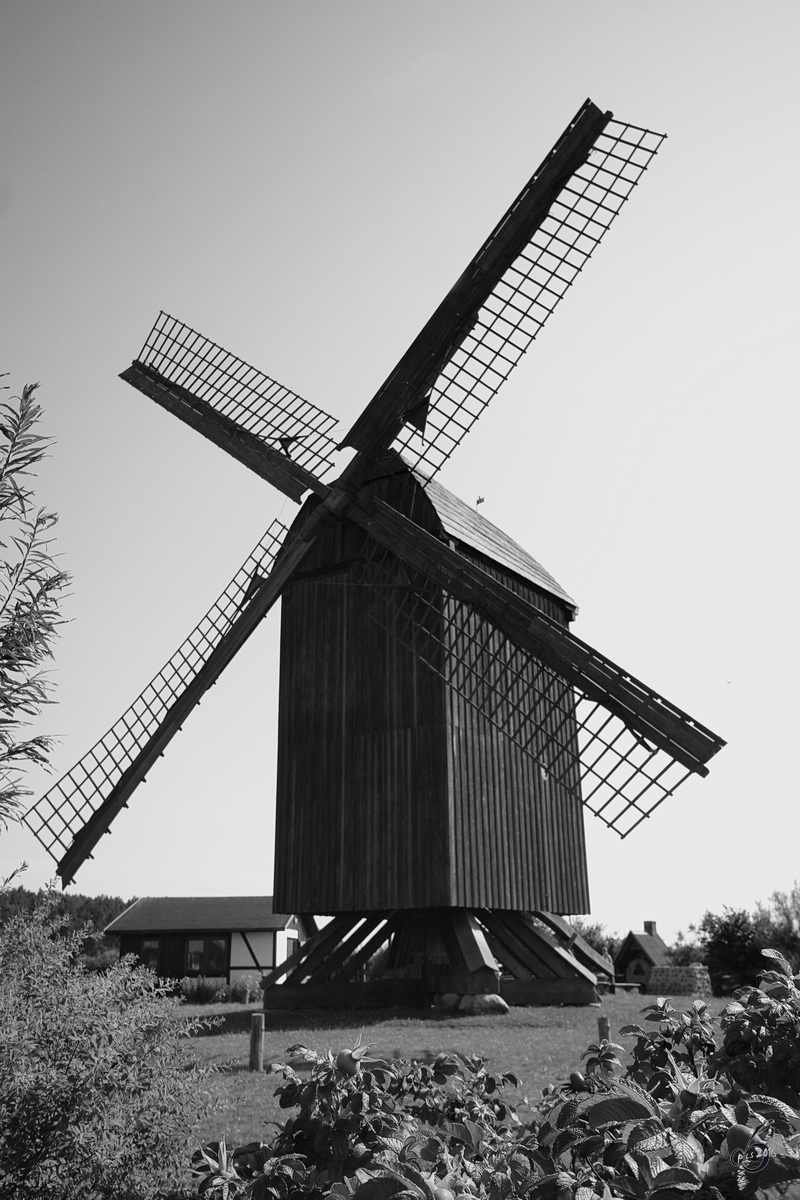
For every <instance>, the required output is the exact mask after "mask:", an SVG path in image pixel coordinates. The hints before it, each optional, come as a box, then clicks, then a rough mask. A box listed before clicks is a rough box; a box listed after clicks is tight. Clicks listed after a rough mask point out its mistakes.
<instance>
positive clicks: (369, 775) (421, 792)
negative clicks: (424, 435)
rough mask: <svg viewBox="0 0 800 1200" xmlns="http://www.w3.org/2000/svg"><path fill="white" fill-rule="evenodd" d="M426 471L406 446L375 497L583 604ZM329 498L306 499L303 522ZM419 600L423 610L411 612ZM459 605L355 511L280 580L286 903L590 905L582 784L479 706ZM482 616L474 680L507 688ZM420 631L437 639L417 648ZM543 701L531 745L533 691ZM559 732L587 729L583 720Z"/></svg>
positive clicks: (544, 598) (551, 607)
mask: <svg viewBox="0 0 800 1200" xmlns="http://www.w3.org/2000/svg"><path fill="white" fill-rule="evenodd" d="M423 482H424V481H422V480H420V479H417V478H416V477H415V475H414V473H413V472H412V471H410V470H408V469H407V468H406V467H404V465H403V464H402V462H401V460H400V459H399V458H397V457H395V460H394V461H391V460H390V461H389V462H388V464H386V463H384V465H383V466H376V468H375V474H374V476H373V477H372V478H371V479H369V480H368V481H365V484H364V486H363V491H362V494H363V498H364V500H365V501H366V502H367V503H369V501H370V500H371V499H372V498H373V497H375V496H378V497H380V498H381V499H382V500H383V501H385V502H387V503H389V504H391V505H392V507H393V508H395V509H396V510H397V511H400V512H404V513H405V514H406V515H407V516H409V517H413V519H414V521H415V522H416V523H417V524H419V525H420V526H422V527H423V528H424V529H426V530H427V531H428V532H430V533H431V534H433V535H434V536H436V537H437V538H440V539H441V540H442V541H443V543H445V544H450V545H451V546H453V547H457V548H458V550H459V551H460V552H461V553H463V554H464V555H465V556H467V557H469V558H470V559H472V560H473V561H475V562H476V563H478V564H479V565H480V567H481V569H483V570H486V571H489V572H491V574H492V575H493V576H494V577H495V578H497V579H498V580H500V581H501V582H502V583H504V584H505V586H507V587H509V588H511V589H513V590H514V591H515V592H517V593H518V594H519V595H521V596H523V597H524V598H525V599H526V600H528V601H529V602H530V603H531V604H533V605H534V606H535V607H536V608H538V609H540V610H541V611H543V612H545V613H547V615H548V616H550V617H551V618H552V619H553V620H555V621H558V622H559V623H561V624H562V625H564V626H566V624H567V622H568V620H569V619H570V617H571V615H572V612H573V611H574V605H573V603H572V601H571V600H570V599H569V597H568V596H567V595H566V593H565V592H564V591H563V589H561V588H560V587H559V585H558V584H557V583H556V581H555V580H554V579H552V577H551V576H549V575H548V573H547V572H546V571H545V570H543V568H542V567H541V566H540V565H539V563H537V562H536V561H535V560H534V559H533V558H531V557H530V555H528V554H526V553H525V552H524V551H523V550H522V549H521V548H520V547H519V546H517V545H515V543H514V542H513V541H512V540H511V539H510V538H508V537H507V536H506V535H505V534H503V533H502V532H501V531H500V530H499V529H497V528H496V527H495V526H493V525H491V523H490V522H489V521H487V520H485V519H484V518H482V517H480V516H479V515H478V514H477V513H476V512H474V511H473V510H471V509H470V508H469V507H468V506H467V505H465V504H463V503H462V502H461V501H460V500H459V499H458V498H457V497H456V496H454V495H453V494H452V493H451V492H449V491H447V489H445V488H443V487H442V486H441V485H439V484H437V483H435V482H433V483H428V485H427V487H426V486H423ZM318 504H319V501H318V500H316V498H314V499H313V500H311V501H309V502H307V506H306V508H304V510H303V511H301V513H300V515H299V517H298V518H297V524H298V525H302V523H303V522H304V521H305V519H306V518H307V516H308V511H307V509H308V508H311V507H316V506H317V505H318ZM412 574H413V573H412ZM414 584H416V588H415V587H414ZM420 594H422V595H424V599H425V602H426V607H425V620H424V621H418V620H417V619H416V614H415V613H414V612H413V611H412V609H413V606H414V605H415V603H416V604H419V599H418V597H419V596H420ZM448 608H450V610H451V611H450V612H449V613H448V611H447V610H448ZM452 609H453V601H452V600H451V599H450V598H449V597H447V595H446V593H445V592H444V591H443V589H442V588H437V587H435V586H433V585H430V584H427V585H426V581H424V580H422V579H417V580H414V579H413V578H412V577H411V576H410V574H409V572H408V570H407V569H406V568H405V567H404V565H403V563H402V561H401V560H400V559H399V558H397V557H396V556H395V555H392V554H391V553H386V554H385V555H382V554H380V548H379V547H378V546H377V544H376V543H375V542H374V541H372V539H371V538H370V537H369V535H368V534H366V533H365V532H364V530H363V529H361V528H360V527H359V526H357V525H354V524H352V523H347V522H331V523H330V524H329V525H328V526H327V527H326V528H325V529H324V531H323V532H322V533H321V534H320V536H319V537H318V539H317V542H316V544H315V548H314V550H313V551H312V553H311V554H310V555H309V556H308V558H306V559H305V560H304V562H303V564H302V565H301V567H300V568H299V570H298V571H297V572H296V573H295V575H294V576H293V578H292V582H291V584H290V585H289V586H288V588H287V589H286V590H285V591H284V593H283V602H282V612H281V678H280V704H279V711H280V718H279V722H280V723H279V750H278V787H277V825H276V857H275V867H276V874H275V885H274V890H275V897H276V899H275V903H276V904H278V905H279V906H280V907H281V911H286V912H296V911H307V910H308V911H312V912H316V913H335V912H348V911H362V912H363V911H370V910H391V909H396V908H403V909H416V908H431V907H437V906H452V907H461V908H470V909H473V908H481V907H489V908H501V909H520V910H526V911H530V910H533V909H547V910H553V911H554V912H558V913H570V912H586V911H588V907H589V897H588V885H587V875H586V858H585V850H584V834H583V812H582V805H581V795H580V784H579V779H578V778H577V775H576V774H575V773H573V774H572V777H571V778H569V777H568V778H566V779H555V778H552V777H549V775H548V772H547V770H546V768H545V767H544V766H543V765H542V763H541V762H540V761H537V758H536V757H534V756H533V755H532V754H530V753H526V752H525V751H524V750H523V749H522V747H521V745H520V739H519V738H518V739H517V740H516V741H512V740H511V739H510V738H509V737H508V736H507V733H506V732H505V731H504V729H503V728H501V726H500V723H495V722H493V721H491V720H490V719H489V717H488V716H487V714H486V705H485V704H484V703H482V702H481V701H480V699H478V698H476V702H472V703H471V702H470V701H469V700H468V698H467V692H466V689H465V688H464V686H463V681H462V680H461V674H462V672H463V670H464V666H463V658H464V652H465V647H464V646H463V645H462V643H463V641H464V636H465V634H464V630H463V626H462V624H460V623H459V622H457V621H453V619H452V618H453V615H454V614H453V612H452ZM468 621H471V622H472V623H473V624H474V625H475V626H476V628H475V629H474V630H473V631H472V632H473V639H472V641H473V643H474V641H475V638H474V634H475V632H478V633H483V635H484V636H483V637H482V638H481V639H480V640H479V648H478V649H473V648H472V646H470V653H469V668H470V671H471V675H472V676H474V677H476V681H478V686H480V683H481V682H482V683H483V684H484V685H485V686H489V685H490V684H491V686H493V687H494V688H495V689H499V690H505V689H507V688H508V687H509V686H511V684H510V680H509V678H508V671H507V670H506V669H505V668H504V666H503V663H502V662H501V661H499V660H498V655H497V645H496V636H495V635H494V633H493V631H492V630H491V629H489V628H486V625H487V623H486V622H485V621H484V622H482V621H481V618H480V617H476V616H475V615H474V614H473V615H471V617H470V618H468ZM481 625H483V626H484V628H483V629H480V628H479V627H480V626H481ZM410 628H413V629H414V630H415V639H416V641H417V642H420V641H424V642H425V643H427V647H425V646H423V647H420V646H419V645H412V644H410V642H409V638H408V637H407V636H405V637H404V630H407V629H410ZM426 649H427V654H425V653H424V652H425V650H426ZM420 650H422V651H423V653H422V654H421V653H420ZM428 660H430V661H428ZM529 682H530V684H531V687H532V688H535V680H530V681H529ZM459 684H461V686H458V685H459ZM539 699H540V703H541V698H539ZM529 704H530V707H529V708H528V711H527V712H526V714H525V715H526V724H527V727H528V733H529V736H530V738H531V739H534V738H535V731H534V730H533V728H532V722H533V718H534V715H535V710H536V696H535V694H532V695H531V698H530V702H529ZM560 736H561V737H562V738H563V739H564V740H565V741H569V740H570V739H572V740H574V739H576V737H577V730H576V727H575V724H574V721H569V722H567V723H565V726H564V728H563V730H562V731H561V733H560Z"/></svg>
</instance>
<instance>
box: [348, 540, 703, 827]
mask: <svg viewBox="0 0 800 1200" xmlns="http://www.w3.org/2000/svg"><path fill="white" fill-rule="evenodd" d="M359 582H360V583H361V584H363V585H365V586H369V587H370V588H373V589H374V592H375V604H374V606H373V610H372V613H371V616H372V619H373V620H375V621H376V622H377V623H378V624H379V625H380V626H381V627H382V628H383V629H385V630H386V631H387V632H388V633H389V634H390V635H391V636H392V637H393V638H395V639H396V640H397V641H398V642H399V643H400V644H401V645H402V646H404V647H405V648H406V649H408V650H411V651H412V653H414V654H415V655H416V656H417V658H418V659H419V660H420V661H421V662H422V663H424V664H425V666H427V667H429V668H430V669H431V670H432V671H434V672H435V673H436V674H437V675H439V676H440V677H441V678H442V679H443V680H444V681H445V683H446V684H447V686H448V687H449V688H451V689H452V690H453V691H454V692H455V693H457V694H458V695H459V696H460V697H462V698H463V699H464V700H465V701H466V702H467V703H468V704H469V705H471V706H472V707H473V708H474V709H475V710H476V711H478V712H480V713H481V714H482V715H483V716H484V717H485V718H486V719H487V720H488V721H489V722H490V723H491V724H492V725H494V726H495V727H496V728H497V729H498V730H500V732H501V733H503V734H504V735H505V736H506V737H508V738H509V739H510V740H511V741H512V742H513V743H514V744H515V745H516V746H518V747H519V748H520V749H521V750H523V751H524V753H525V754H527V755H529V756H530V757H531V758H532V759H533V760H534V761H535V762H536V763H537V765H538V766H539V768H540V770H541V772H542V777H543V779H545V780H547V779H553V780H554V782H556V783H559V784H562V785H564V786H566V787H574V786H576V784H578V783H579V784H580V788H581V795H582V801H583V804H584V805H585V807H586V808H588V809H589V811H590V812H591V813H593V814H594V815H595V816H596V817H599V818H600V820H601V821H603V822H604V823H605V824H606V825H608V826H609V828H610V829H613V830H614V831H615V832H616V833H618V834H619V835H620V837H623V838H624V837H627V836H628V834H629V833H631V832H632V831H633V830H634V829H635V828H636V827H637V825H639V824H640V823H641V822H642V821H643V820H645V818H646V817H649V816H650V814H651V813H652V812H653V811H654V810H655V809H656V808H657V807H658V805H659V804H661V803H662V802H663V801H664V800H666V799H667V797H668V796H671V795H672V793H673V792H674V791H675V790H676V788H678V787H679V786H680V784H681V783H683V782H684V780H685V779H687V778H688V777H689V776H690V775H691V773H692V772H691V771H689V770H688V769H687V768H686V767H685V766H684V765H683V764H682V763H680V762H678V761H677V760H676V759H674V758H673V757H672V756H671V755H670V754H668V753H667V752H666V751H664V750H662V749H660V748H658V747H655V746H652V745H650V744H649V743H648V742H647V741H645V739H644V738H642V737H640V736H639V735H638V734H636V733H634V732H633V731H632V730H630V729H629V728H628V727H627V725H626V724H625V722H624V721H623V720H622V719H621V718H620V717H618V716H616V715H615V714H613V713H611V712H609V711H608V709H606V708H605V707H604V706H603V705H602V704H600V703H598V702H597V701H595V700H593V699H590V698H589V697H588V696H586V695H585V694H584V693H583V692H582V691H581V689H580V688H578V687H575V686H573V685H572V684H570V683H569V682H568V681H567V680H566V679H564V678H563V677H562V676H561V675H559V674H558V673H557V672H556V671H554V670H553V669H552V668H551V667H548V666H546V665H545V664H544V663H542V662H539V660H538V659H536V658H535V657H534V656H533V655H531V654H528V653H527V652H526V651H523V650H520V649H518V647H516V646H515V645H514V644H513V643H512V642H511V641H509V639H508V638H506V637H505V635H504V634H502V633H501V632H500V631H499V630H497V629H496V628H495V627H494V626H493V625H492V624H491V623H490V622H489V621H487V620H486V619H485V618H484V617H482V616H480V614H479V613H477V612H475V611H474V610H473V609H472V608H471V607H470V606H469V605H466V604H464V603H463V602H462V601H460V600H458V599H456V598H455V597H454V596H452V595H450V594H449V593H448V592H446V591H445V592H443V591H442V590H440V589H437V588H435V587H433V585H430V584H427V583H426V582H424V581H421V580H417V579H413V580H412V579H411V578H410V577H409V575H408V573H407V571H406V569H405V568H404V567H402V566H401V565H400V564H399V563H398V560H397V559H396V558H395V557H394V555H391V554H389V553H388V552H387V551H385V550H383V549H382V548H381V547H379V546H378V545H377V544H376V543H374V544H373V546H372V547H371V548H370V554H369V557H368V558H367V560H366V561H365V563H364V566H363V569H362V572H361V576H360V580H359ZM487 662H489V663H490V664H491V666H490V668H489V669H488V670H487ZM576 747H577V752H576Z"/></svg>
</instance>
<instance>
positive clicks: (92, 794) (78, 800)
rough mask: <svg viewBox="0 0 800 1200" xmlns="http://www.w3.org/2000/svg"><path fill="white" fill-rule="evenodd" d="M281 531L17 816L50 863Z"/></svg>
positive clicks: (263, 563)
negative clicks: (49, 785)
mask: <svg viewBox="0 0 800 1200" xmlns="http://www.w3.org/2000/svg"><path fill="white" fill-rule="evenodd" d="M286 532H287V530H286V526H285V525H282V524H281V522H280V521H273V522H272V524H271V525H270V527H269V529H268V530H267V531H266V533H265V534H264V536H263V537H262V538H261V539H260V541H259V542H258V543H257V545H256V546H255V547H254V549H253V550H252V552H251V553H250V554H249V555H248V556H247V558H246V559H245V561H244V562H243V563H242V565H241V567H240V568H239V570H238V571H237V572H236V574H235V575H234V577H233V579H232V580H231V582H230V583H229V584H228V586H227V587H226V588H225V590H224V591H223V593H222V595H221V596H220V597H219V599H218V600H217V601H216V602H215V603H214V604H213V605H212V607H211V608H210V609H209V611H208V612H207V613H206V615H205V616H204V617H203V618H202V620H201V621H200V622H199V623H198V624H197V625H196V626H195V628H194V629H193V630H192V632H191V633H190V634H189V636H188V637H187V638H186V639H185V640H184V641H183V642H182V643H181V645H180V646H179V647H178V649H177V650H176V652H175V653H174V654H173V655H172V657H171V658H170V660H169V661H168V662H167V663H166V664H165V666H163V667H162V668H161V670H160V671H159V672H158V674H157V675H156V676H154V678H153V679H151V681H150V683H148V685H147V687H146V688H144V690H143V691H142V692H141V693H140V694H139V696H137V698H136V700H134V702H133V704H132V705H131V706H130V707H129V708H128V709H127V710H126V711H125V712H124V713H123V714H122V716H121V717H120V718H119V719H118V720H117V721H115V723H114V724H113V725H112V726H111V728H110V729H109V730H108V732H107V733H105V734H104V735H103V737H101V738H100V740H99V741H98V742H97V743H96V744H95V745H94V746H93V747H92V749H91V750H89V751H88V753H87V754H85V755H84V756H83V758H81V759H80V761H79V762H77V763H76V764H75V766H74V767H72V768H71V769H70V770H69V771H68V772H67V773H66V775H64V776H62V778H61V779H60V780H59V781H58V783H56V784H55V785H54V786H53V787H52V788H50V790H49V791H48V792H46V793H45V795H44V796H42V797H41V799H39V800H37V802H36V803H35V804H34V805H32V807H31V808H30V809H29V810H28V811H27V812H26V813H25V815H24V817H23V818H22V819H23V821H24V822H25V824H26V825H27V826H28V828H29V829H31V830H32V831H33V833H34V834H35V836H36V838H37V839H38V841H39V842H40V843H41V844H42V845H43V846H44V848H45V849H46V850H47V851H48V853H49V854H51V855H52V856H53V858H55V860H56V861H57V862H58V861H59V860H60V859H61V857H62V856H63V854H64V853H65V852H66V851H67V850H68V849H69V847H70V846H71V844H72V841H73V839H74V837H75V836H76V834H77V833H79V832H80V830H81V829H83V827H84V826H85V824H86V822H87V821H88V820H89V818H90V817H91V816H92V814H93V813H95V812H96V811H97V810H98V809H99V808H100V807H101V806H102V804H103V803H104V802H105V801H106V800H107V799H108V797H109V795H110V794H111V792H112V791H113V790H114V788H115V787H116V785H117V784H118V783H119V781H120V779H121V778H122V776H123V775H124V773H125V771H126V770H127V769H128V768H129V767H130V766H131V764H132V763H133V762H134V760H135V759H136V757H137V756H138V754H139V753H140V752H141V751H142V749H143V748H144V747H145V746H146V745H147V743H148V742H149V741H150V739H151V737H152V736H153V734H154V733H155V731H156V730H157V729H158V728H159V726H160V725H161V724H162V722H163V721H164V718H165V716H166V714H167V712H168V710H169V709H170V708H171V706H172V705H173V704H174V703H175V702H176V700H178V699H179V698H180V696H181V695H182V694H183V693H184V692H185V691H186V689H187V688H188V687H189V685H190V684H191V683H192V681H193V680H194V679H196V678H197V675H198V674H199V672H200V670H201V669H202V667H203V666H204V665H205V663H206V662H207V661H208V659H209V658H210V657H211V654H212V653H213V651H214V650H215V649H216V648H217V646H218V645H219V644H220V642H221V641H222V639H223V638H224V636H225V634H226V633H228V631H229V630H230V628H231V626H232V625H233V623H234V621H235V620H236V618H237V617H238V616H239V615H240V614H241V612H242V610H243V608H244V607H245V605H246V603H247V601H248V599H249V598H250V595H251V594H252V592H253V590H254V588H255V587H256V586H257V585H258V584H259V583H260V582H262V581H263V579H265V578H266V576H267V575H268V574H269V572H270V570H271V568H272V564H273V562H274V560H275V556H276V555H277V553H278V550H279V549H280V548H281V545H282V544H283V541H284V538H285V536H286Z"/></svg>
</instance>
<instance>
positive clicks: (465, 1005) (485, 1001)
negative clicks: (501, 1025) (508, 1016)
mask: <svg viewBox="0 0 800 1200" xmlns="http://www.w3.org/2000/svg"><path fill="white" fill-rule="evenodd" d="M458 1008H459V1012H463V1013H471V1014H472V1016H478V1014H483V1013H497V1014H501V1015H502V1014H503V1013H507V1012H508V1005H507V1004H506V1002H505V1000H504V999H503V997H502V996H498V995H497V993H496V992H478V993H477V994H476V995H474V996H462V998H461V1003H460V1004H459V1006H458Z"/></svg>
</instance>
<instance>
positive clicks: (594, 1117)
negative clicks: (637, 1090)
mask: <svg viewBox="0 0 800 1200" xmlns="http://www.w3.org/2000/svg"><path fill="white" fill-rule="evenodd" d="M585 1115H586V1118H587V1119H588V1121H589V1124H590V1125H591V1126H592V1128H593V1129H600V1128H601V1126H603V1125H617V1124H620V1123H621V1122H623V1121H640V1120H642V1119H644V1118H645V1117H650V1116H652V1115H653V1114H652V1109H651V1108H650V1107H649V1106H648V1105H646V1104H644V1103H643V1102H642V1101H641V1100H636V1099H635V1098H634V1097H633V1096H609V1097H608V1099H606V1100H600V1101H598V1102H597V1103H596V1104H592V1105H591V1106H590V1107H589V1108H588V1109H587V1110H586V1113H585Z"/></svg>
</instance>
